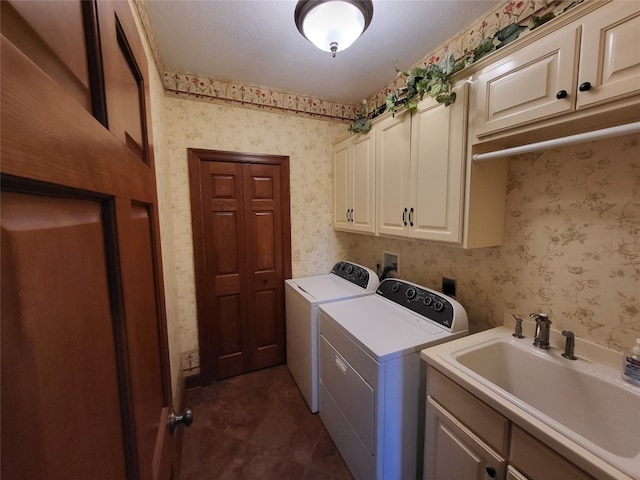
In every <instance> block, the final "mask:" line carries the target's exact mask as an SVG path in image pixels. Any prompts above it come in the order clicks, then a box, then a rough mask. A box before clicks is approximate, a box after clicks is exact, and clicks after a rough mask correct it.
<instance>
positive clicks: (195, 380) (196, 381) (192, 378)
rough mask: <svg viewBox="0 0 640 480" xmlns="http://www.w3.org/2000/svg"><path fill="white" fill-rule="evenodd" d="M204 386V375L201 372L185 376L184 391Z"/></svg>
mask: <svg viewBox="0 0 640 480" xmlns="http://www.w3.org/2000/svg"><path fill="white" fill-rule="evenodd" d="M201 387H202V376H201V375H200V373H196V374H195V375H187V376H186V377H184V391H185V392H186V391H189V390H195V389H196V388H201Z"/></svg>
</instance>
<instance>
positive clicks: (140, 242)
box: [0, 1, 176, 479]
mask: <svg viewBox="0 0 640 480" xmlns="http://www.w3.org/2000/svg"><path fill="white" fill-rule="evenodd" d="M44 3H46V4H47V5H46V7H47V8H46V9H42V10H40V11H39V12H38V11H32V12H31V13H30V14H29V15H27V17H28V18H26V19H24V18H23V19H22V20H21V21H20V22H19V23H18V24H17V25H15V26H14V27H15V28H16V29H17V30H18V34H15V32H14V34H15V38H22V37H23V36H24V37H28V38H30V39H31V40H32V43H33V44H37V43H38V42H40V41H42V38H44V35H43V37H40V36H38V35H36V34H35V33H34V32H35V31H39V27H38V25H37V24H38V22H43V25H45V26H46V28H48V29H50V30H51V31H55V29H56V28H62V29H63V30H65V29H69V31H70V32H75V31H76V29H77V28H78V25H75V22H77V21H78V20H77V19H78V15H77V14H73V15H69V16H67V15H66V13H65V12H66V11H67V10H66V9H67V7H69V8H72V6H71V5H68V4H70V3H73V2H56V1H52V2H44ZM56 5H58V6H60V8H61V10H60V11H57V10H56V12H55V14H54V13H51V14H49V13H47V12H49V8H53V9H54V10H55V8H56ZM2 7H3V13H4V12H5V2H3V6H2ZM76 7H77V5H76V6H75V7H73V8H76ZM87 7H91V8H90V10H91V9H94V8H95V7H96V4H95V3H94V2H82V9H83V15H82V19H83V21H84V22H85V24H84V27H82V25H81V26H80V27H79V28H80V31H82V30H83V28H84V32H85V38H89V37H90V36H91V35H89V33H91V32H93V33H94V34H97V31H98V29H97V28H96V25H95V24H94V23H92V21H93V20H95V18H96V17H95V16H94V17H91V16H90V15H87V11H85V10H84V9H85V8H87ZM97 7H98V8H100V12H101V15H100V19H101V21H102V23H101V25H100V27H101V28H100V29H99V31H100V33H101V34H102V37H101V39H100V40H101V41H100V42H96V45H101V46H102V48H103V51H102V57H100V55H96V52H95V51H93V50H91V46H90V45H88V44H87V45H84V44H81V43H80V42H75V43H73V42H72V43H73V45H67V43H68V42H67V43H65V48H66V47H70V48H71V47H73V48H76V47H77V48H80V49H81V50H84V53H83V58H85V60H86V62H87V63H88V67H87V68H88V70H89V82H90V85H89V91H90V92H91V104H92V105H93V111H92V112H90V111H87V106H86V104H84V103H82V102H80V101H78V100H77V99H76V98H75V96H74V93H73V91H71V90H70V89H69V86H68V84H67V82H66V80H65V79H64V78H60V77H57V76H56V75H53V74H51V73H50V71H48V70H46V69H45V68H43V67H41V65H40V64H37V63H34V60H33V58H32V54H31V53H30V52H23V51H21V50H20V48H22V46H23V45H30V43H29V42H26V41H25V42H24V43H20V42H18V44H17V45H16V44H14V43H12V40H11V39H7V38H6V37H5V36H4V29H3V37H2V57H1V61H2V66H1V68H0V74H1V75H2V79H1V82H2V97H1V99H2V105H1V115H2V119H1V122H2V126H3V128H2V131H1V135H2V139H1V142H0V144H1V148H2V164H1V170H2V175H3V177H2V195H3V198H2V201H3V216H2V229H3V231H2V236H3V245H2V265H3V271H2V275H3V277H2V280H3V281H2V298H3V302H2V303H3V305H2V309H3V310H2V328H1V331H2V382H3V402H2V440H3V441H2V459H3V462H2V469H3V471H2V476H3V478H20V479H22V478H47V479H58V478H60V479H63V478H64V479H67V478H86V477H87V476H90V477H91V478H105V479H106V478H110V479H111V478H113V479H116V478H117V479H123V478H145V479H146V478H162V479H165V478H169V475H170V474H171V470H172V469H173V464H174V463H175V459H176V452H175V448H176V446H175V438H174V437H170V436H169V435H166V419H167V417H168V413H169V410H170V408H171V398H172V394H171V380H170V371H169V365H168V347H167V336H166V335H167V333H166V319H165V316H164V297H163V289H162V265H161V261H160V258H161V256H160V245H159V227H158V220H157V206H156V202H157V200H156V185H155V171H154V168H153V162H152V160H153V156H152V151H151V148H150V146H149V145H148V143H149V142H150V141H151V139H150V133H148V132H149V130H148V129H149V125H148V124H147V121H146V119H148V118H149V112H148V103H147V101H146V98H148V91H147V87H146V84H145V82H144V75H146V74H147V73H146V72H147V65H146V58H145V56H144V51H143V49H142V44H141V42H140V39H139V37H138V33H137V30H136V28H135V24H134V23H133V17H132V13H131V11H130V6H129V4H128V3H127V2H114V3H113V4H111V3H107V2H98V4H97ZM116 10H118V18H119V20H120V21H121V30H122V32H121V39H120V43H122V44H123V45H124V43H123V42H122V39H126V42H125V43H126V44H127V45H129V47H130V52H129V53H131V58H134V59H135V63H136V65H137V66H138V74H139V76H138V77H136V82H137V83H136V89H137V94H136V95H137V96H138V97H139V98H141V99H142V100H141V101H140V102H141V103H140V105H141V106H140V109H139V112H140V115H139V116H138V117H139V119H140V120H141V123H140V125H141V126H140V127H139V131H140V132H142V133H141V134H140V135H138V137H139V138H143V139H144V142H145V145H143V146H142V147H141V150H142V151H143V152H144V158H143V160H144V162H142V161H140V159H141V157H140V152H139V151H135V150H134V151H132V149H131V148H130V145H128V142H127V139H126V138H117V137H116V136H114V134H113V133H112V132H110V131H108V130H107V129H106V128H105V126H106V125H107V123H108V122H107V121H106V120H107V119H106V116H105V117H103V118H101V116H100V115H98V114H96V110H95V107H96V105H99V104H100V98H102V99H103V100H104V98H113V97H116V98H117V96H118V93H117V90H118V88H119V86H118V84H117V82H115V83H112V84H110V85H109V87H108V88H107V89H106V90H105V89H104V85H103V84H101V83H100V82H97V84H96V83H94V80H95V77H94V75H93V73H92V72H93V71H94V70H95V68H94V67H95V65H93V64H94V63H99V62H100V59H101V58H103V59H104V61H105V65H107V64H109V62H110V61H111V60H110V56H111V55H112V54H113V50H114V48H113V45H112V44H110V40H114V41H115V42H116V47H117V48H118V49H119V48H121V46H120V44H118V38H117V35H116V34H115V32H116V23H115V21H112V22H109V19H112V20H114V19H115V18H116V17H115V13H114V12H115V11H116ZM93 11H94V13H95V10H93ZM14 13H15V12H14ZM32 14H33V16H30V15H32ZM89 17H90V18H89ZM4 20H5V19H4V17H3V27H4ZM60 22H63V23H64V25H60V24H59V23H60ZM30 23H33V25H32V27H33V28H31V27H30V26H29V24H30ZM70 23H74V25H70ZM132 25H133V27H132ZM110 29H111V30H110ZM110 32H111V34H110ZM38 39H40V40H38ZM96 39H97V37H94V39H93V40H94V41H96ZM42 43H43V44H44V45H45V46H46V44H45V43H44V42H42ZM88 43H90V42H88ZM24 48H27V49H28V46H25V47H24ZM47 48H48V47H47ZM56 48H57V47H55V46H52V47H51V49H50V50H54V51H55V49H56ZM44 50H46V49H44ZM44 50H43V51H44ZM52 57H55V55H52ZM65 62H66V60H64V59H63V61H59V63H60V64H65ZM92 62H93V63H92ZM92 65H93V66H92ZM65 68H66V67H65ZM128 68H130V67H129V66H128ZM94 73H95V72H94ZM80 83H82V82H80ZM124 83H125V84H127V80H126V79H125V81H124ZM129 86H130V85H129ZM96 92H97V93H96ZM96 98H97V100H96ZM120 108H121V111H118V109H117V108H114V109H110V110H109V117H110V118H111V119H113V118H117V117H118V116H119V115H120V116H123V117H126V116H127V115H128V113H129V112H128V109H129V107H128V105H122V106H121V107H120ZM98 113H99V112H98ZM103 113H104V112H103ZM94 117H95V118H94ZM96 118H97V119H98V121H97V120H96ZM116 125H117V122H116ZM138 150H140V149H138ZM5 199H7V200H6V202H7V203H6V205H8V206H9V208H10V210H4V207H5ZM11 212H13V213H11ZM16 222H18V223H16ZM16 225H22V226H19V228H16ZM23 227H24V228H23ZM36 260H37V262H38V263H33V262H34V261H36ZM7 265H10V268H9V267H6V266H7ZM6 299H12V301H6ZM34 322H35V323H34ZM36 327H37V328H36ZM25 333H26V334H28V335H29V336H27V337H25ZM6 382H10V383H6ZM7 385H10V386H7ZM9 391H10V392H11V401H9V400H6V398H8V397H5V393H6V392H9ZM21 409H28V410H27V411H25V412H24V413H23V412H22V411H21ZM31 410H33V412H32V411H31ZM45 410H46V411H45ZM12 417H15V422H17V423H14V420H13V419H12ZM25 419H26V420H25ZM25 422H26V423H25ZM30 422H32V423H33V425H29V423H30ZM25 425H29V427H28V428H25ZM31 426H33V428H30V427H31ZM18 427H21V431H20V432H16V430H18V429H19V428H18ZM7 439H10V440H8V441H5V440H7ZM13 451H15V452H16V454H15V455H14V454H13ZM27 453H28V458H26V457H25V455H26V454H27ZM25 463H28V465H26V464H25ZM14 472H19V473H18V474H16V475H17V476H15V477H14V475H13V473H14ZM5 474H6V477H5ZM31 474H32V475H31Z"/></svg>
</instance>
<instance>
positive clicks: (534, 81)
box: [474, 27, 579, 138]
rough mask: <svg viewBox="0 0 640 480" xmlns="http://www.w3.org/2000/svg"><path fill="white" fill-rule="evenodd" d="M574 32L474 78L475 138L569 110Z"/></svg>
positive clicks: (524, 51)
mask: <svg viewBox="0 0 640 480" xmlns="http://www.w3.org/2000/svg"><path fill="white" fill-rule="evenodd" d="M578 32H579V30H578V29H577V28H576V27H574V28H571V29H566V30H560V31H558V32H553V33H552V34H549V35H548V36H546V37H544V38H542V39H541V40H538V41H537V42H536V43H534V44H532V45H529V46H527V47H525V48H523V49H522V50H521V51H518V52H516V53H514V54H512V55H510V56H508V57H506V58H503V59H501V60H499V61H498V62H496V63H495V64H493V65H491V66H489V67H487V68H485V69H484V70H482V71H481V72H479V73H478V75H477V77H476V95H475V105H476V108H475V114H476V116H475V122H474V127H475V128H474V132H475V134H476V135H477V136H478V137H479V138H481V137H482V136H483V135H485V134H487V133H493V132H498V131H500V130H504V129H508V128H512V127H514V126H516V125H521V124H523V123H527V122H532V121H535V120H537V119H540V118H545V117H548V116H550V115H557V114H560V113H565V112H569V111H571V110H572V108H573V107H572V102H571V99H572V98H573V97H574V92H575V90H576V89H575V88H574V83H575V80H574V78H575V75H574V62H573V59H574V58H575V56H576V53H577V51H578Z"/></svg>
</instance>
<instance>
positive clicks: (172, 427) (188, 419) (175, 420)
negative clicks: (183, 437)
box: [167, 408, 193, 435]
mask: <svg viewBox="0 0 640 480" xmlns="http://www.w3.org/2000/svg"><path fill="white" fill-rule="evenodd" d="M181 423H182V424H183V425H184V426H185V427H188V426H189V425H191V424H192V423H193V410H191V409H190V408H186V409H185V410H184V412H182V415H180V416H178V415H176V412H174V411H173V410H171V414H170V415H169V421H168V422H167V426H168V427H169V433H170V434H171V435H173V432H175V431H176V428H178V425H180V424H181Z"/></svg>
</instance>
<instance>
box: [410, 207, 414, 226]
mask: <svg viewBox="0 0 640 480" xmlns="http://www.w3.org/2000/svg"><path fill="white" fill-rule="evenodd" d="M409 225H411V226H412V227H413V207H411V210H409Z"/></svg>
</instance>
